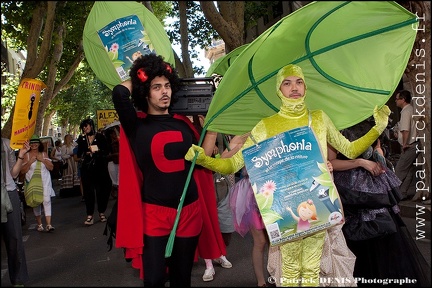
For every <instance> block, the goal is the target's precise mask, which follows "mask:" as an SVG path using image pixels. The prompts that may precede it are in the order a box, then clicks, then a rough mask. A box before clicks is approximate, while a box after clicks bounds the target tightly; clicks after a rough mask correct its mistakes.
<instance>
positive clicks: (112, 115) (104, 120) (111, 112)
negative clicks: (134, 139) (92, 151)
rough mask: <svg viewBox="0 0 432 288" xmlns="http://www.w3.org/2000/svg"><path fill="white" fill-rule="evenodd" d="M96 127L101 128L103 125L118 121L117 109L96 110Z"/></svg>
mask: <svg viewBox="0 0 432 288" xmlns="http://www.w3.org/2000/svg"><path fill="white" fill-rule="evenodd" d="M96 113H97V129H98V130H101V129H103V128H105V126H107V125H109V124H111V123H113V122H114V121H118V119H119V118H118V115H117V111H116V110H115V109H105V110H97V111H96Z"/></svg>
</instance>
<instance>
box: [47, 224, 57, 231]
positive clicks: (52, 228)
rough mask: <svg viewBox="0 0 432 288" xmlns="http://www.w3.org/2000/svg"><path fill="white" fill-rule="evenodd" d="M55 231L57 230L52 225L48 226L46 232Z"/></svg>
mask: <svg viewBox="0 0 432 288" xmlns="http://www.w3.org/2000/svg"><path fill="white" fill-rule="evenodd" d="M54 230H55V228H54V227H53V226H52V225H47V226H46V231H47V232H51V231H54Z"/></svg>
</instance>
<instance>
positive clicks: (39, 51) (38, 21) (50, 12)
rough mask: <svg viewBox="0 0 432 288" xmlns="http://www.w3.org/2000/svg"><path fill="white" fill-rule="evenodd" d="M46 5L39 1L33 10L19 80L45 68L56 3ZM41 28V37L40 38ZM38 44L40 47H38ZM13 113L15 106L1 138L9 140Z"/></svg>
mask: <svg viewBox="0 0 432 288" xmlns="http://www.w3.org/2000/svg"><path fill="white" fill-rule="evenodd" d="M46 3H47V4H45V2H42V1H39V2H38V4H37V6H36V8H35V9H34V10H33V14H32V24H31V29H30V32H29V35H28V37H27V59H26V65H25V67H24V71H23V74H22V76H21V80H22V79H24V78H36V77H37V76H38V75H39V74H40V72H41V71H42V69H43V68H44V67H45V63H46V61H47V58H48V56H49V51H50V46H51V39H52V34H53V30H54V21H55V15H56V14H55V10H56V6H57V1H47V2H46ZM44 24H45V25H44ZM42 27H43V36H41V32H42ZM41 39H42V40H41ZM39 43H40V46H39V45H38V44H39ZM21 80H20V82H21ZM39 109H40V107H39ZM14 112H15V104H14V106H13V108H12V111H11V113H10V116H9V119H8V120H7V121H6V123H5V125H4V126H3V129H2V130H1V135H2V137H5V138H8V139H10V138H11V133H12V123H13V116H14ZM36 131H37V130H36Z"/></svg>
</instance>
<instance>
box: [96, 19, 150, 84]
mask: <svg viewBox="0 0 432 288" xmlns="http://www.w3.org/2000/svg"><path fill="white" fill-rule="evenodd" d="M98 35H99V38H100V39H101V41H102V44H103V46H104V47H105V51H106V52H107V54H108V57H109V59H110V60H111V62H112V64H113V65H114V68H115V69H116V71H117V74H118V75H119V77H120V79H121V81H125V80H127V79H129V69H130V67H131V66H132V63H133V61H134V60H135V59H137V58H138V57H139V56H141V55H146V54H150V53H155V52H154V51H152V50H151V49H150V47H151V46H152V45H151V42H150V38H149V37H148V36H147V34H146V32H145V29H144V26H143V24H142V23H141V21H140V19H139V18H138V16H137V15H130V16H126V17H123V18H119V19H117V20H115V21H112V22H111V23H109V24H108V25H106V26H105V27H103V28H102V29H100V30H99V31H98Z"/></svg>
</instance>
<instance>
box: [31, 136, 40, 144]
mask: <svg viewBox="0 0 432 288" xmlns="http://www.w3.org/2000/svg"><path fill="white" fill-rule="evenodd" d="M36 142H37V143H40V142H41V141H40V139H39V136H37V135H36V134H33V136H32V137H31V138H30V143H36Z"/></svg>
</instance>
